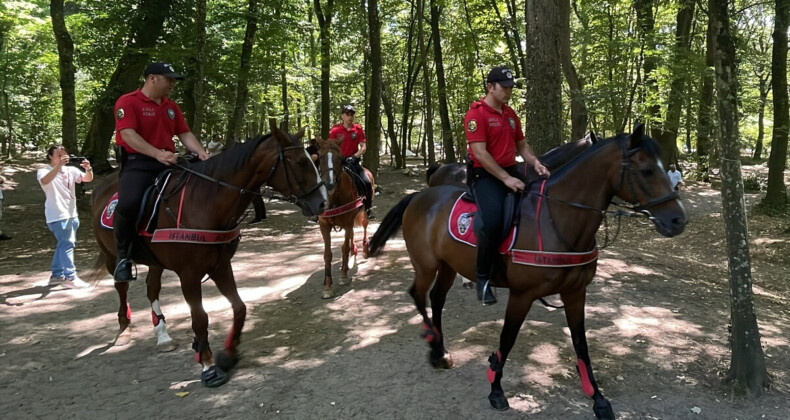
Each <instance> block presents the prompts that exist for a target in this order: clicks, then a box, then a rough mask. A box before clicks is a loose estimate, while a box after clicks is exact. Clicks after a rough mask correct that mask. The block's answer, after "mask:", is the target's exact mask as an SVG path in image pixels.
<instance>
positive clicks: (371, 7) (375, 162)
mask: <svg viewBox="0 0 790 420" xmlns="http://www.w3.org/2000/svg"><path fill="white" fill-rule="evenodd" d="M368 30H369V33H370V36H369V41H368V42H370V71H371V81H370V102H369V105H368V112H367V115H366V116H367V118H368V121H370V123H369V124H368V126H367V143H368V147H367V150H366V151H365V166H366V167H367V168H368V169H370V171H371V172H372V173H373V176H374V177H375V176H377V175H378V170H379V141H381V91H382V80H381V73H382V72H383V69H382V63H381V23H380V22H379V6H378V0H368Z"/></svg>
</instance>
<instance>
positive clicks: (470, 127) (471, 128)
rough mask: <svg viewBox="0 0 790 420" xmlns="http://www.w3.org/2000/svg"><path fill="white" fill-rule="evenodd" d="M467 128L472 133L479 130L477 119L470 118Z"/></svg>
mask: <svg viewBox="0 0 790 420" xmlns="http://www.w3.org/2000/svg"><path fill="white" fill-rule="evenodd" d="M466 129H467V130H469V132H470V133H474V132H475V131H477V121H475V120H469V122H468V123H467V124H466Z"/></svg>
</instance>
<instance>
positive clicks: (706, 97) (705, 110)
mask: <svg viewBox="0 0 790 420" xmlns="http://www.w3.org/2000/svg"><path fill="white" fill-rule="evenodd" d="M712 2H713V0H708V10H710V9H711V6H712ZM715 55H716V38H715V27H714V25H713V21H712V20H711V18H710V16H709V17H708V29H707V31H706V35H705V67H706V70H705V72H703V73H702V87H701V88H700V98H699V111H698V112H697V115H698V118H699V123H698V124H697V166H698V171H699V172H700V174H702V179H703V181H705V182H710V178H709V176H708V170H709V167H710V162H709V156H708V154H709V150H710V137H711V133H712V132H713V119H712V116H713V82H714V79H715V74H714V70H713V67H714V62H713V59H714V56H715Z"/></svg>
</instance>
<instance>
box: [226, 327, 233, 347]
mask: <svg viewBox="0 0 790 420" xmlns="http://www.w3.org/2000/svg"><path fill="white" fill-rule="evenodd" d="M233 335H234V331H233V327H230V334H228V338H226V339H225V349H229V348H231V346H233Z"/></svg>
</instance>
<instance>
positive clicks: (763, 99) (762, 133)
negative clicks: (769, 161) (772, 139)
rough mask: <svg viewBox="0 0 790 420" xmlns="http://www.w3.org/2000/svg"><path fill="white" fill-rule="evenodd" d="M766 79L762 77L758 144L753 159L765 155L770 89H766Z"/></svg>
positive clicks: (758, 116)
mask: <svg viewBox="0 0 790 420" xmlns="http://www.w3.org/2000/svg"><path fill="white" fill-rule="evenodd" d="M765 84H766V80H763V79H760V105H759V107H760V108H759V109H758V111H757V144H755V145H754V153H753V154H752V159H755V160H758V159H761V158H762V157H763V139H764V138H765V102H766V101H767V100H768V90H767V89H765V86H764V85H765Z"/></svg>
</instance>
